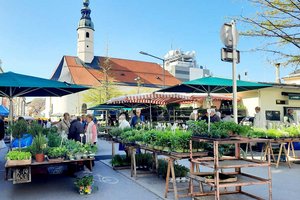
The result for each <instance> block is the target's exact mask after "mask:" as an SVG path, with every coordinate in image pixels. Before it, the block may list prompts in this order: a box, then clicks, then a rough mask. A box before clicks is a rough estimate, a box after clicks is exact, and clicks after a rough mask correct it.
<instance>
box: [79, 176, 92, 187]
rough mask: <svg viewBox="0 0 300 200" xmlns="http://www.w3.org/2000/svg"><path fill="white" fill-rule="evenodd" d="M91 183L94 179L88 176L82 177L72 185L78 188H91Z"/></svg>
mask: <svg viewBox="0 0 300 200" xmlns="http://www.w3.org/2000/svg"><path fill="white" fill-rule="evenodd" d="M93 182H94V177H93V176H92V175H90V176H84V177H82V178H77V179H76V181H75V182H74V184H75V186H76V187H78V188H80V187H87V186H91V185H92V184H93Z"/></svg>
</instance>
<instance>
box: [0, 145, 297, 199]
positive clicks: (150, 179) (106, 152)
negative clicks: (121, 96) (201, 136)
mask: <svg viewBox="0 0 300 200" xmlns="http://www.w3.org/2000/svg"><path fill="white" fill-rule="evenodd" d="M6 151H7V149H1V150H0V176H2V177H3V176H4V171H3V170H4V162H5V160H4V155H5V153H6ZM115 151H116V152H117V153H121V154H124V152H118V145H115ZM298 153H299V152H298ZM98 156H99V157H98V158H99V159H101V160H100V161H97V162H95V168H94V171H93V175H94V177H95V180H96V181H95V185H96V186H98V188H99V189H98V190H97V191H95V192H94V193H93V194H92V195H89V196H80V195H79V194H78V193H77V191H76V189H75V188H74V186H73V181H74V178H72V177H68V176H62V175H61V176H53V175H52V176H47V177H43V176H40V177H33V181H32V183H27V184H19V185H13V184H12V182H8V181H4V180H3V179H0V188H1V195H0V199H1V200H2V199H3V200H6V199H7V200H19V199H20V200H27V199H28V200H32V199H39V200H44V199H45V200H47V199H49V200H50V199H51V200H52V199H57V200H60V199H63V200H66V199H74V200H76V199H104V200H117V199H124V200H141V199H143V200H156V199H164V198H163V195H164V187H165V181H164V180H163V179H161V178H157V177H156V176H144V177H138V179H137V180H133V179H132V178H131V177H130V172H129V170H120V171H114V170H112V169H111V167H109V165H110V164H109V158H110V156H111V145H110V144H109V143H108V142H106V141H99V155H98ZM180 163H181V164H184V165H187V166H188V165H189V163H188V161H181V162H180ZM244 171H246V172H251V173H254V174H257V175H262V176H264V175H265V173H266V170H265V169H258V168H249V169H245V170H244ZM272 176H273V188H272V189H273V200H283V199H284V200H295V199H299V196H300V189H299V185H300V165H298V164H293V165H292V168H291V169H289V168H288V167H286V165H284V164H282V165H281V166H280V167H279V168H278V169H276V168H274V167H272ZM183 185H184V183H183ZM245 190H246V191H248V192H253V193H255V194H257V195H259V196H261V197H262V198H264V199H267V187H266V186H251V187H246V188H245ZM168 199H173V193H169V195H168ZM185 199H190V198H185ZM185 199H182V200H185ZM200 199H201V200H206V199H211V198H200ZM222 199H230V200H232V199H238V200H243V199H248V198H242V197H238V198H232V197H228V198H222Z"/></svg>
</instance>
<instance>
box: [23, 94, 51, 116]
mask: <svg viewBox="0 0 300 200" xmlns="http://www.w3.org/2000/svg"><path fill="white" fill-rule="evenodd" d="M45 104H46V99H45V98H34V99H33V100H32V101H31V102H30V103H29V104H28V105H27V107H28V113H29V115H31V116H40V115H41V112H42V111H43V110H45Z"/></svg>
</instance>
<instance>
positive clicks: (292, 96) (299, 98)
mask: <svg viewBox="0 0 300 200" xmlns="http://www.w3.org/2000/svg"><path fill="white" fill-rule="evenodd" d="M289 99H290V100H300V94H299V95H289Z"/></svg>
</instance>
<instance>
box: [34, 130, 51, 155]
mask: <svg viewBox="0 0 300 200" xmlns="http://www.w3.org/2000/svg"><path fill="white" fill-rule="evenodd" d="M46 147H47V139H46V137H45V136H44V135H42V134H41V133H39V134H38V135H37V136H35V137H34V139H33V142H32V145H31V151H32V154H40V153H44V152H45V150H46Z"/></svg>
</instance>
